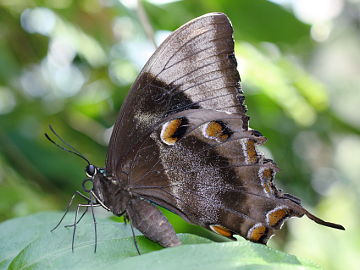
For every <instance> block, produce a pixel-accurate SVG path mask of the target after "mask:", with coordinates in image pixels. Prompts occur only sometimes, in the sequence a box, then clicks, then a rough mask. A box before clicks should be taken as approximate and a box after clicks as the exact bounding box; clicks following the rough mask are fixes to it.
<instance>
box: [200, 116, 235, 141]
mask: <svg viewBox="0 0 360 270" xmlns="http://www.w3.org/2000/svg"><path fill="white" fill-rule="evenodd" d="M205 135H206V136H207V137H209V138H212V139H218V140H220V141H226V140H227V139H228V138H229V134H226V133H224V127H223V125H221V124H220V123H219V122H216V121H211V122H210V123H208V124H207V126H206V128H205Z"/></svg>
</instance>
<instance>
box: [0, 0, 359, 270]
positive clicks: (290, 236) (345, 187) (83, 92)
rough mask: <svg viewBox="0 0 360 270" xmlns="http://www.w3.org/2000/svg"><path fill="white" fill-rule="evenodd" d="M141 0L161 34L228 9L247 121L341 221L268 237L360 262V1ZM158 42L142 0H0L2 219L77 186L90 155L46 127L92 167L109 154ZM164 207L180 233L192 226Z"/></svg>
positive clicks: (293, 177) (296, 181) (297, 191)
mask: <svg viewBox="0 0 360 270" xmlns="http://www.w3.org/2000/svg"><path fill="white" fill-rule="evenodd" d="M309 3H310V4H309ZM311 3H312V4H311ZM321 5H323V6H321ZM143 6H144V9H145V11H146V13H147V14H148V16H149V21H150V22H151V25H152V27H153V28H154V31H155V39H156V40H157V41H158V42H159V41H160V40H162V39H163V38H164V36H166V34H168V33H169V31H172V30H174V29H176V28H177V27H178V26H180V25H181V24H183V23H185V22H186V21H188V20H190V19H192V18H194V17H196V16H199V15H202V14H204V13H207V12H213V11H220V12H224V13H226V14H227V15H228V16H229V17H230V19H231V21H232V23H233V27H234V31H235V40H236V56H237V59H238V63H239V66H238V68H239V71H240V73H241V76H242V80H243V83H242V86H243V88H244V92H245V95H246V103H247V105H248V108H249V112H248V114H249V115H250V117H251V120H250V124H251V126H252V127H253V128H254V129H257V130H260V131H261V132H262V133H263V134H264V135H265V136H266V137H267V138H268V139H269V141H268V142H267V144H266V148H265V147H264V148H262V150H263V152H265V153H266V154H267V156H270V157H272V158H274V160H275V161H276V162H277V163H278V165H279V167H280V168H281V169H282V170H281V172H280V173H279V174H278V176H277V183H278V185H279V186H282V187H284V189H285V190H286V191H288V192H290V193H292V194H294V195H296V196H299V197H301V198H303V201H304V204H305V205H309V206H312V207H313V208H315V209H316V210H314V211H316V213H317V214H318V215H320V216H321V217H323V218H324V219H328V220H330V221H336V222H338V223H341V224H343V225H344V226H345V227H346V229H347V231H346V232H337V231H333V230H331V229H329V228H322V227H321V226H318V225H316V224H313V223H312V222H311V221H308V220H306V219H301V220H291V221H290V222H288V223H289V224H288V225H287V226H285V228H284V230H282V231H281V232H280V233H279V234H278V235H277V236H275V237H274V239H273V240H272V241H271V243H270V245H273V246H276V247H279V248H281V249H283V250H285V251H287V252H291V253H293V254H296V255H298V256H302V257H304V258H310V259H312V260H313V261H315V262H317V263H319V264H321V265H323V266H324V267H325V268H326V269H330V270H331V269H334V270H335V269H357V268H356V267H357V264H356V261H357V256H358V255H357V254H359V252H360V232H359V230H358V229H357V228H358V226H359V225H360V224H359V223H360V212H359V211H358V209H357V205H359V203H360V182H359V177H360V169H359V168H360V137H359V135H360V110H359V108H360V87H359V85H360V76H359V74H360V46H359V42H360V36H359V35H358V33H359V25H360V23H359V22H360V21H359V18H360V16H359V15H360V11H359V10H360V4H359V1H356V0H328V1H308V0H298V1H290V0H289V1H286V0H282V1H281V0H277V1H275V0H274V1H265V0H239V1H231V0H197V1H193V0H183V1H175V2H174V1H159V0H157V1H156V0H152V1H150V0H149V1H143ZM153 50H154V48H153V46H152V45H151V42H150V41H149V40H148V39H147V38H146V35H145V32H144V27H143V25H142V24H141V23H140V20H139V18H138V16H137V6H136V1H132V0H120V1H115V0H81V1H72V0H61V1H60V0H59V1H49V0H32V1H25V0H16V1H15V0H3V1H1V4H0V202H1V204H0V220H5V219H8V218H12V217H16V216H23V215H27V214H30V213H33V212H38V211H42V210H48V209H62V208H63V207H64V206H65V204H66V201H67V200H68V199H69V197H70V195H71V193H72V192H73V191H74V190H77V189H80V185H81V179H83V177H84V172H83V168H84V165H85V164H84V162H83V161H82V160H80V159H78V158H76V157H75V156H72V155H69V154H67V153H65V152H63V151H59V149H57V148H55V147H54V146H53V145H51V144H50V143H49V142H48V141H46V140H45V138H44V136H43V133H44V132H46V131H48V124H52V125H53V126H54V127H55V129H56V130H57V132H58V133H60V134H61V135H62V136H63V137H64V138H65V139H66V140H67V141H68V142H70V143H71V144H72V145H73V146H74V147H75V148H77V149H79V150H80V151H81V152H82V153H83V154H84V155H85V156H87V157H88V158H89V159H90V160H91V161H92V162H93V163H94V164H97V165H98V166H102V165H103V164H104V159H105V155H106V145H107V141H108V138H109V135H110V132H111V126H112V124H113V123H114V121H115V119H116V115H117V112H118V110H119V108H120V106H121V104H122V102H123V100H124V97H125V96H126V94H127V91H128V90H129V89H130V87H131V83H132V82H133V81H134V79H135V77H136V75H137V74H138V72H139V70H140V69H141V67H142V65H143V64H144V63H145V62H146V60H147V59H148V57H149V56H150V55H151V53H152V52H153ZM169 215H170V219H171V220H172V223H173V224H175V227H176V228H177V230H178V231H179V232H186V231H193V230H194V227H192V226H190V225H187V224H186V223H184V222H182V221H181V219H180V218H178V217H175V216H174V215H171V214H169ZM54 222H55V221H54ZM198 233H199V234H202V233H204V232H203V231H201V230H200V231H199V232H198Z"/></svg>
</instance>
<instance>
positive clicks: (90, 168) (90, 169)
mask: <svg viewBox="0 0 360 270" xmlns="http://www.w3.org/2000/svg"><path fill="white" fill-rule="evenodd" d="M97 171H98V168H96V166H95V165H92V164H88V165H87V166H86V167H85V174H86V176H87V177H90V178H93V177H94V176H95V174H96V173H97Z"/></svg>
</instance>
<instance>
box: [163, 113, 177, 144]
mask: <svg viewBox="0 0 360 270" xmlns="http://www.w3.org/2000/svg"><path fill="white" fill-rule="evenodd" d="M180 125H181V119H174V120H171V121H170V122H167V123H166V124H165V126H164V127H163V130H162V131H161V139H162V140H163V141H164V142H165V143H167V144H174V143H176V141H177V140H178V138H176V137H173V136H174V134H175V132H176V130H177V129H178V128H179V127H180Z"/></svg>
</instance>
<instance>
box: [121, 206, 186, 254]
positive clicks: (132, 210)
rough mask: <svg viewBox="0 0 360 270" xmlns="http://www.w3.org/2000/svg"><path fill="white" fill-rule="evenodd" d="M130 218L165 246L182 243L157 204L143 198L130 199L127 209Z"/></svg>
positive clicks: (147, 235)
mask: <svg viewBox="0 0 360 270" xmlns="http://www.w3.org/2000/svg"><path fill="white" fill-rule="evenodd" d="M126 212H127V215H128V216H129V219H130V221H131V223H132V225H134V227H135V228H137V229H138V230H139V231H141V232H142V233H143V234H144V236H146V237H147V238H149V239H150V240H152V241H154V242H157V243H159V244H160V245H162V246H163V247H173V246H178V245H181V242H180V240H179V239H178V238H177V236H176V233H175V231H174V228H173V227H172V226H171V224H170V223H169V221H168V220H167V219H166V217H165V216H164V215H163V214H162V213H161V212H160V210H159V209H157V208H156V206H154V205H152V204H151V203H149V202H147V201H145V200H141V199H130V201H129V204H128V207H127V209H126Z"/></svg>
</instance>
